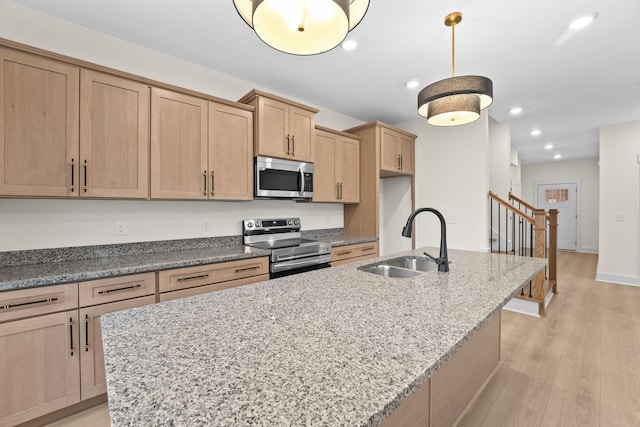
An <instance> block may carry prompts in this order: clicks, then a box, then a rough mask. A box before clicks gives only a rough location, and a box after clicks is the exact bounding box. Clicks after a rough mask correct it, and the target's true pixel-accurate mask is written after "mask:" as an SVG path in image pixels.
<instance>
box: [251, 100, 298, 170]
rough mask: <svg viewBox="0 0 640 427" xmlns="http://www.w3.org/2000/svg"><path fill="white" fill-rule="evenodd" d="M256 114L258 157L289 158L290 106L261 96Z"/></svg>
mask: <svg viewBox="0 0 640 427" xmlns="http://www.w3.org/2000/svg"><path fill="white" fill-rule="evenodd" d="M256 114H257V118H258V119H257V122H258V129H257V132H256V147H257V149H256V150H255V151H256V155H261V156H273V157H279V158H283V159H286V158H288V157H289V153H290V152H291V133H290V132H289V105H288V104H285V103H284V102H280V101H276V100H274V99H269V98H265V97H262V96H261V97H259V98H258V107H257V108H256Z"/></svg>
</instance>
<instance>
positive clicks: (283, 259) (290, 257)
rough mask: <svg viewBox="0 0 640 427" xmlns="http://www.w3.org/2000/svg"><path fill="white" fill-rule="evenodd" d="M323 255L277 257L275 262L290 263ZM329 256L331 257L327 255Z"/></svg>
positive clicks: (309, 254)
mask: <svg viewBox="0 0 640 427" xmlns="http://www.w3.org/2000/svg"><path fill="white" fill-rule="evenodd" d="M320 255H323V254H321V253H315V254H314V253H307V254H302V255H291V256H287V257H279V256H278V257H277V259H276V262H282V261H292V260H294V259H301V258H310V257H316V256H320ZM328 256H331V255H328Z"/></svg>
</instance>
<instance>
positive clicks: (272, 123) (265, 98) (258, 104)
mask: <svg viewBox="0 0 640 427" xmlns="http://www.w3.org/2000/svg"><path fill="white" fill-rule="evenodd" d="M238 102H242V103H245V104H249V105H252V106H253V107H255V115H254V133H255V137H254V153H255V155H260V156H268V157H277V158H282V159H291V160H298V161H301V162H311V163H313V161H314V145H315V138H314V134H315V115H316V113H317V112H318V110H316V109H314V108H311V107H308V106H306V105H303V104H298V103H296V102H293V101H290V100H287V99H284V98H281V97H279V96H276V95H271V94H268V93H264V92H261V91H258V90H255V89H254V90H252V91H251V92H249V93H248V94H246V95H245V96H244V97H242V98H241V99H240V100H239V101H238Z"/></svg>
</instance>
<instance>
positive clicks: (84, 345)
mask: <svg viewBox="0 0 640 427" xmlns="http://www.w3.org/2000/svg"><path fill="white" fill-rule="evenodd" d="M153 303H155V296H148V297H142V298H134V299H129V300H124V301H118V302H113V303H109V304H103V305H97V306H94V307H88V308H82V309H80V322H81V323H82V326H81V333H80V335H81V338H80V342H81V348H80V366H81V369H80V389H81V390H82V395H81V399H82V400H85V399H89V398H91V397H94V396H98V395H99V394H102V393H106V392H107V380H106V373H105V368H104V352H103V349H102V332H101V329H100V316H102V315H103V314H107V313H113V312H114V311H120V310H127V309H129V308H134V307H142V306H143V305H149V304H153Z"/></svg>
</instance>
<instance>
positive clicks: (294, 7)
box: [233, 0, 369, 55]
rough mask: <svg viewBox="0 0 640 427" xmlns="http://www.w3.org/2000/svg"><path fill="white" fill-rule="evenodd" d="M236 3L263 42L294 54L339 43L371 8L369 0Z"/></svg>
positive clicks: (311, 52) (246, 0)
mask: <svg viewBox="0 0 640 427" xmlns="http://www.w3.org/2000/svg"><path fill="white" fill-rule="evenodd" d="M233 4H234V5H235V7H236V10H237V11H238V13H239V14H240V16H241V17H242V19H244V21H245V22H246V23H247V24H248V25H249V26H250V27H251V28H253V30H254V31H255V32H256V34H257V35H258V37H259V38H260V39H261V40H262V41H263V42H265V43H266V44H268V45H269V46H271V47H272V48H274V49H277V50H279V51H282V52H285V53H290V54H293V55H315V54H318V53H323V52H326V51H328V50H331V49H333V48H334V47H336V46H338V45H339V44H340V43H341V42H342V41H343V40H344V39H345V38H346V37H347V34H348V33H349V31H351V30H352V29H354V28H355V26H356V25H358V24H359V23H360V21H361V20H362V18H363V17H364V15H365V13H367V9H368V8H369V0H233Z"/></svg>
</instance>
